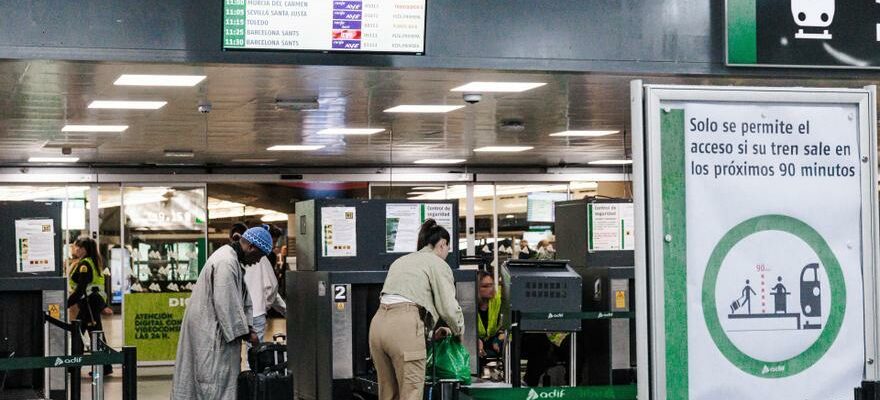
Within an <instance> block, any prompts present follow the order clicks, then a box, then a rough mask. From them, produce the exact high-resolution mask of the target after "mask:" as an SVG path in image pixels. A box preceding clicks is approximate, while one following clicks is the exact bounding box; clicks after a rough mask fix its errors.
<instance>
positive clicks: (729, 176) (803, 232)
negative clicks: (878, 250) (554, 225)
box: [660, 102, 870, 400]
mask: <svg viewBox="0 0 880 400" xmlns="http://www.w3.org/2000/svg"><path fill="white" fill-rule="evenodd" d="M660 119H661V147H662V158H663V162H662V167H661V168H662V170H663V171H662V172H663V174H662V176H663V178H662V179H663V184H662V187H663V189H662V191H663V208H664V215H665V217H664V222H663V223H664V228H665V232H667V234H668V235H669V236H668V237H667V238H666V239H667V240H666V244H665V245H664V274H665V279H666V281H667V282H666V287H667V290H666V294H665V302H666V305H665V309H666V312H667V314H666V322H665V323H666V327H667V331H666V338H667V357H668V359H667V366H669V365H671V363H673V362H675V363H677V364H678V365H677V368H679V369H681V370H680V371H674V370H672V369H669V368H668V367H667V371H668V372H667V388H668V394H669V396H668V398H670V399H673V398H676V399H678V398H680V399H685V398H687V399H700V400H702V399H706V400H709V399H719V398H729V399H831V400H833V399H848V398H851V397H852V389H853V388H854V387H856V386H858V385H859V382H860V381H861V380H862V377H863V367H864V362H865V355H864V354H865V353H864V351H865V348H864V326H863V323H864V316H863V291H862V269H863V261H862V255H863V252H862V251H863V246H870V244H869V243H864V239H863V235H862V232H863V229H868V230H870V226H868V227H865V226H863V220H862V211H861V210H862V208H861V207H862V190H865V189H864V188H863V187H862V186H863V185H862V182H863V181H862V174H863V173H869V172H868V171H867V170H863V166H867V164H866V163H864V164H863V163H862V161H861V157H862V156H861V154H862V153H861V152H860V143H859V142H860V139H859V138H860V122H859V121H860V119H859V109H858V105H857V104H806V103H798V104H789V103H751V104H748V103H731V102H727V103H722V102H718V103H713V102H690V103H684V104H680V105H678V106H676V107H668V108H667V107H664V109H663V110H662V111H661V112H660ZM682 188H683V189H684V190H681V189H682ZM682 270H683V271H682ZM682 272H683V273H682ZM677 330H678V331H677ZM680 330H684V331H683V332H682V331H680ZM669 350H672V351H671V352H670V351H669ZM676 357H679V358H678V359H676ZM684 365H686V366H687V368H682V366H684ZM673 368H675V367H673ZM681 374H686V376H679V375H681Z"/></svg>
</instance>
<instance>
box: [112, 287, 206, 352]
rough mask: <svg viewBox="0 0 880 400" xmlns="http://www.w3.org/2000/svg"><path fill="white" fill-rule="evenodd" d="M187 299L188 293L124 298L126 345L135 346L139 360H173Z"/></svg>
mask: <svg viewBox="0 0 880 400" xmlns="http://www.w3.org/2000/svg"><path fill="white" fill-rule="evenodd" d="M189 297H190V293H130V294H126V295H125V298H124V300H123V301H124V305H125V309H124V322H125V345H126V346H137V348H138V353H137V354H138V361H168V360H174V358H175V356H176V355H177V339H178V337H179V335H180V324H181V322H182V321H183V313H184V311H186V304H187V302H188V301H189Z"/></svg>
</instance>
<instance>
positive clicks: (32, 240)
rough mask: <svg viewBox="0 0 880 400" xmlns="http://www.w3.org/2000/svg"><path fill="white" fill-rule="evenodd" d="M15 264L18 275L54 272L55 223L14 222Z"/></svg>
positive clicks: (25, 220)
mask: <svg viewBox="0 0 880 400" xmlns="http://www.w3.org/2000/svg"><path fill="white" fill-rule="evenodd" d="M15 264H16V265H17V267H18V268H17V270H18V272H20V273H30V272H52V271H54V270H55V222H54V221H52V220H51V219H19V220H16V221H15Z"/></svg>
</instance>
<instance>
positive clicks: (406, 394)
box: [370, 303, 426, 400]
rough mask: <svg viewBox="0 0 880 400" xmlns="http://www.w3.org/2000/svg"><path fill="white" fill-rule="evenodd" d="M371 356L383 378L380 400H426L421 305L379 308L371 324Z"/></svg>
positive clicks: (423, 326) (380, 385)
mask: <svg viewBox="0 0 880 400" xmlns="http://www.w3.org/2000/svg"><path fill="white" fill-rule="evenodd" d="M370 355H371V356H372V357H373V364H374V365H375V366H376V373H377V375H378V377H379V400H422V396H423V393H424V390H425V358H426V353H425V323H424V322H422V319H421V317H420V315H419V307H418V306H416V305H415V304H413V303H400V304H391V305H386V304H382V305H380V306H379V311H378V312H376V316H374V317H373V321H372V323H371V324H370Z"/></svg>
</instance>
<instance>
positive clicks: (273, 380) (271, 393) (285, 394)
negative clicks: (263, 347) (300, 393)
mask: <svg viewBox="0 0 880 400" xmlns="http://www.w3.org/2000/svg"><path fill="white" fill-rule="evenodd" d="M237 392H238V400H276V399H279V400H280V399H284V400H290V399H292V398H293V375H291V374H289V373H287V370H286V369H285V370H283V371H270V372H266V373H262V372H261V373H256V372H254V371H244V372H242V373H241V374H239V375H238V390H237Z"/></svg>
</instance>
